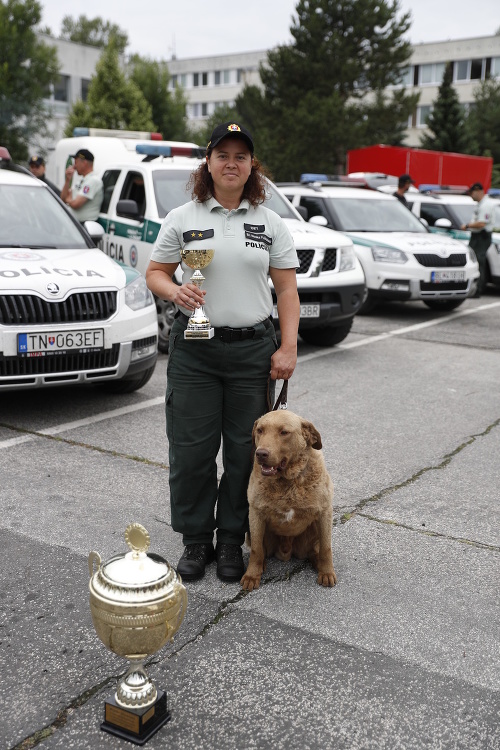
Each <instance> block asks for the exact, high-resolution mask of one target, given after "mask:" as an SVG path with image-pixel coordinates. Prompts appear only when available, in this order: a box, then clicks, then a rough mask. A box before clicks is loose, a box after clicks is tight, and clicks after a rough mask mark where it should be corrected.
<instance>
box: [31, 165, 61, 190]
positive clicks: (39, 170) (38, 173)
mask: <svg viewBox="0 0 500 750" xmlns="http://www.w3.org/2000/svg"><path fill="white" fill-rule="evenodd" d="M28 169H29V171H30V172H31V174H32V175H33V177H36V178H37V179H39V180H41V181H42V182H45V184H46V185H47V187H49V188H50V189H51V190H52V192H53V193H55V194H56V195H57V196H59V195H60V194H61V191H60V190H59V188H56V186H55V185H54V183H53V182H51V181H50V180H49V179H47V177H46V175H45V161H44V159H43V158H42V157H41V156H32V157H31V159H30V160H29V162H28Z"/></svg>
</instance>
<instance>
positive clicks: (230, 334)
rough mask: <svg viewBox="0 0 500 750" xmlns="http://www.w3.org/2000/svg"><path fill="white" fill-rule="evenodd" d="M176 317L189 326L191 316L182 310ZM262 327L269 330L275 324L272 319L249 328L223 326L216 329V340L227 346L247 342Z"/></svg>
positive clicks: (266, 319)
mask: <svg viewBox="0 0 500 750" xmlns="http://www.w3.org/2000/svg"><path fill="white" fill-rule="evenodd" d="M175 317H176V318H177V317H178V318H180V319H181V320H182V321H183V322H185V323H186V325H187V324H188V321H189V316H188V315H185V314H184V313H183V312H181V310H178V311H177V313H176V314H175ZM260 325H263V326H264V328H265V329H266V330H267V329H268V328H271V327H272V325H273V323H272V321H271V318H265V320H262V321H261V322H260V323H257V324H256V325H254V326H249V327H248V328H230V327H229V326H222V328H214V336H215V338H218V339H220V340H221V341H224V342H225V343H226V344H230V343H231V342H232V341H246V340H248V339H253V338H254V337H255V334H256V333H257V328H258V326H260Z"/></svg>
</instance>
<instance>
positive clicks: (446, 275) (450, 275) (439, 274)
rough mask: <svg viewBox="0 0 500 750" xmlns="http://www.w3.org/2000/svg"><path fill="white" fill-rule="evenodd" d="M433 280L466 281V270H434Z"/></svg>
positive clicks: (439, 281)
mask: <svg viewBox="0 0 500 750" xmlns="http://www.w3.org/2000/svg"><path fill="white" fill-rule="evenodd" d="M431 281H432V282H433V283H434V284H442V283H443V282H444V281H465V271H432V273H431Z"/></svg>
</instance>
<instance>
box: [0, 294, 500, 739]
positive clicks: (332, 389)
mask: <svg viewBox="0 0 500 750" xmlns="http://www.w3.org/2000/svg"><path fill="white" fill-rule="evenodd" d="M499 330H500V291H497V292H495V291H490V292H489V294H487V295H486V296H484V297H482V298H481V299H475V300H468V301H467V302H466V303H465V305H464V306H462V307H461V308H459V309H458V310H456V311H454V312H453V313H449V314H437V313H435V312H432V311H430V310H428V309H427V308H425V307H424V306H423V305H422V304H420V303H410V304H406V305H403V304H399V305H386V306H384V307H382V308H380V309H379V310H378V311H377V312H376V313H374V314H373V315H371V316H366V317H358V318H356V320H355V322H354V326H353V330H352V332H351V334H350V335H349V337H348V338H347V339H346V340H345V341H344V342H343V344H342V345H341V346H338V347H334V348H332V349H328V350H325V349H319V348H315V347H311V346H306V345H304V344H301V345H300V347H299V363H298V366H297V370H296V373H295V375H294V377H293V378H292V380H291V381H290V387H289V408H290V409H291V410H292V411H295V412H297V413H298V414H301V415H302V416H305V417H307V418H308V419H310V420H311V421H312V422H313V423H314V424H315V425H316V427H317V428H318V429H319V431H320V433H321V435H322V440H323V446H324V447H323V450H324V454H325V460H326V464H327V467H328V470H329V472H330V473H331V475H332V478H333V481H334V485H335V496H334V500H333V502H334V509H335V520H334V526H333V529H332V543H333V558H334V565H335V570H336V573H337V578H338V583H337V585H336V586H335V587H334V588H333V589H324V588H322V587H320V586H318V585H317V584H316V580H315V579H316V576H315V574H314V571H313V570H312V569H311V567H310V566H309V565H308V564H305V563H303V562H299V561H298V560H294V559H292V560H291V561H290V562H289V563H283V562H279V561H277V560H270V561H269V562H268V566H267V569H266V572H265V574H264V577H263V582H262V585H261V587H260V589H258V590H257V591H254V592H251V593H248V592H244V591H242V590H241V588H240V586H239V585H238V584H225V583H222V582H221V581H219V579H218V578H217V577H216V575H215V566H213V565H212V566H211V567H210V568H209V569H208V570H207V575H206V576H205V578H204V579H203V580H202V581H198V582H196V583H187V584H186V588H187V591H188V609H187V614H186V617H185V620H184V622H183V624H182V626H181V628H180V630H179V631H178V633H177V634H176V636H175V638H174V642H173V643H172V644H169V645H168V646H166V647H164V648H163V649H162V650H161V651H160V652H158V653H157V654H155V655H154V656H153V657H152V658H151V659H150V660H149V662H148V673H149V674H150V676H151V677H152V678H153V679H154V680H155V682H156V684H157V685H158V687H160V688H162V689H164V690H166V691H167V694H168V702H169V708H170V710H171V714H172V718H171V721H170V722H168V723H167V724H165V726H164V727H163V728H161V729H160V730H159V732H158V733H157V734H156V735H154V737H153V738H152V739H151V740H150V741H149V743H148V745H147V746H148V747H150V748H152V750H156V749H159V748H169V749H172V750H198V749H203V750H295V749H296V750H308V749H309V748H311V750H312V749H313V748H315V749H316V748H325V749H328V750H329V749H330V748H331V749H332V750H334V749H335V750H423V749H426V750H427V749H430V750H462V749H463V750H499V749H500V722H499V718H500V658H499V655H500V628H499V626H500V607H499V605H500V596H499V581H500V575H499V573H500V565H499V562H500V523H499V521H500V513H499V503H498V475H499V469H498V467H499V460H498V456H499V453H500V387H499V373H500V339H499ZM166 362H167V358H166V357H165V356H162V357H161V358H160V360H159V363H158V366H157V369H156V372H155V375H154V377H153V379H152V380H151V381H150V382H149V383H148V385H147V386H146V387H145V388H144V389H143V390H141V391H138V392H137V393H134V394H129V395H126V396H119V397H117V396H113V397H110V396H109V395H106V394H104V393H102V392H100V391H99V390H97V389H92V390H89V389H85V388H76V389H75V388H68V389H64V388H55V389H48V390H44V391H37V392H23V393H8V394H7V393H3V394H0V540H1V550H2V559H3V565H2V566H1V570H0V581H1V587H0V588H1V592H2V595H1V598H0V669H1V674H2V679H1V680H0V747H1V748H5V749H6V750H7V749H9V750H28V749H29V748H32V747H36V746H37V747H40V748H43V750H49V749H50V750H52V749H53V748H60V749H64V750H67V749H69V748H75V749H77V750H87V749H88V750H91V749H92V750H94V749H95V748H99V749H100V748H102V749H103V750H106V749H108V748H110V749H111V748H115V749H116V750H118V749H122V748H123V749H125V748H131V747H133V745H131V744H130V743H128V742H126V741H124V740H122V739H119V738H117V737H113V736H111V735H109V734H107V733H105V732H103V731H101V729H100V723H101V721H102V720H103V711H104V702H105V700H106V699H109V697H110V696H111V695H112V694H113V692H114V689H115V686H116V682H117V680H118V679H119V677H120V676H121V675H122V674H123V673H124V671H125V669H126V661H125V660H123V659H121V658H119V657H117V656H115V655H114V654H113V653H111V652H110V651H108V650H107V649H106V648H105V647H104V645H103V644H102V643H101V642H100V641H99V639H98V638H97V636H96V634H95V631H94V628H93V625H92V621H91V617H90V609H89V601H88V582H89V573H88V565H87V557H88V553H89V552H90V551H91V550H96V551H98V552H99V553H100V555H101V557H102V558H103V560H106V559H108V558H109V557H110V556H111V555H112V554H114V553H115V552H125V551H126V550H127V547H126V545H125V541H124V536H123V535H124V531H125V528H126V526H127V525H128V524H129V523H131V522H132V521H136V522H139V523H141V524H143V525H144V526H145V527H146V528H147V529H148V531H149V533H150V535H151V551H152V552H156V553H158V554H160V555H162V556H163V557H165V558H166V559H167V560H168V561H169V562H170V563H171V564H173V565H175V563H176V562H177V560H178V557H179V556H180V554H181V552H182V544H181V541H180V538H179V537H178V535H177V534H175V533H174V532H173V531H172V529H171V526H170V510H169V498H168V455H167V442H166V437H165V429H164V405H163V396H164V385H165V367H166ZM247 556H248V550H246V549H245V557H247Z"/></svg>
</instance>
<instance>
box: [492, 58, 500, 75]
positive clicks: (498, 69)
mask: <svg viewBox="0 0 500 750" xmlns="http://www.w3.org/2000/svg"><path fill="white" fill-rule="evenodd" d="M491 76H492V77H496V78H500V57H492V58H491Z"/></svg>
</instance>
